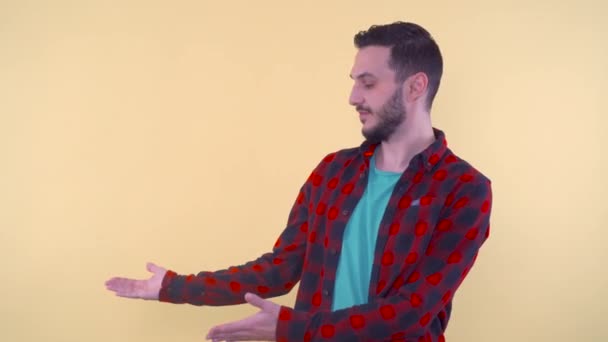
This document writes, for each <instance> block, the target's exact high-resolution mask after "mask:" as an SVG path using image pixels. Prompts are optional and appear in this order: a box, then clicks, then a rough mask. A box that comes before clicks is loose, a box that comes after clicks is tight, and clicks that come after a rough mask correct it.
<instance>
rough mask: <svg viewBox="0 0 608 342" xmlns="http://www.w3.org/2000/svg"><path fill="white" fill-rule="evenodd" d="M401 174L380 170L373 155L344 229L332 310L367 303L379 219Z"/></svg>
mask: <svg viewBox="0 0 608 342" xmlns="http://www.w3.org/2000/svg"><path fill="white" fill-rule="evenodd" d="M376 151H378V149H376ZM400 177H401V173H397V172H387V171H381V170H378V169H377V168H376V159H375V156H372V158H371V159H370V173H369V179H368V182H367V187H366V188H365V191H364V193H363V196H362V197H361V199H360V200H359V203H358V204H357V206H356V207H355V210H354V211H353V214H352V216H351V218H350V220H349V221H348V223H347V224H346V229H345V231H344V237H343V239H342V251H341V253H340V260H339V261H338V269H337V271H336V282H335V284H334V286H335V288H334V297H333V303H332V310H334V311H335V310H340V309H344V308H349V307H351V306H354V305H360V304H365V303H367V298H368V291H369V283H370V278H371V272H372V265H373V263H374V252H375V249H376V237H377V236H378V229H379V227H380V221H381V220H382V216H383V215H384V211H385V209H386V205H387V204H388V201H389V199H390V197H391V194H392V192H393V188H394V187H395V184H396V183H397V181H398V180H399V178H400Z"/></svg>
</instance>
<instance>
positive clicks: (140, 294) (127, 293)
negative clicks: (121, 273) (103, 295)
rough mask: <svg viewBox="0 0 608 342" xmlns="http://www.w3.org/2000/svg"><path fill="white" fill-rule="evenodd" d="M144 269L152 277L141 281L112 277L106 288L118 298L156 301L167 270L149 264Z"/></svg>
mask: <svg viewBox="0 0 608 342" xmlns="http://www.w3.org/2000/svg"><path fill="white" fill-rule="evenodd" d="M146 268H147V269H148V271H150V272H152V273H153V275H152V277H150V278H148V279H141V280H140V279H129V278H121V277H114V278H111V279H110V280H108V281H106V288H107V289H108V290H110V291H113V292H115V293H116V295H117V296H120V297H127V298H140V299H148V300H158V293H159V292H160V288H161V284H162V281H163V278H164V277H165V274H166V273H167V270H166V269H165V268H162V267H160V266H157V265H155V264H153V263H151V262H149V263H148V264H147V265H146Z"/></svg>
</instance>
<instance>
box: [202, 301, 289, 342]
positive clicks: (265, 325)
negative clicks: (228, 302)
mask: <svg viewBox="0 0 608 342" xmlns="http://www.w3.org/2000/svg"><path fill="white" fill-rule="evenodd" d="M245 300H246V301H247V302H248V303H249V304H251V305H253V306H255V307H257V308H259V309H260V311H259V312H258V313H256V314H255V315H253V316H249V317H247V318H245V319H243V320H240V321H237V322H232V323H227V324H222V325H218V326H216V327H213V328H212V329H211V330H209V333H208V334H207V339H208V340H213V342H217V341H275V339H276V330H277V321H278V319H279V311H280V310H281V306H280V305H278V304H275V303H273V302H271V301H268V300H265V299H262V298H260V297H258V296H256V295H254V294H252V293H247V294H245Z"/></svg>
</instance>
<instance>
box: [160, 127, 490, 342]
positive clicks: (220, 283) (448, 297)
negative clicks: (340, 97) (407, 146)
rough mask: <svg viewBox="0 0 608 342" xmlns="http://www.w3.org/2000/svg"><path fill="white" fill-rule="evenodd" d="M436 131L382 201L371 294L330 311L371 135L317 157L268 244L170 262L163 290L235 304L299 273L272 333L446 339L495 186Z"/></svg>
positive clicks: (175, 296) (176, 297) (199, 301)
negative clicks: (246, 255)
mask: <svg viewBox="0 0 608 342" xmlns="http://www.w3.org/2000/svg"><path fill="white" fill-rule="evenodd" d="M434 132H435V137H436V140H435V142H434V143H433V144H431V145H430V146H429V147H428V148H426V149H425V150H424V151H422V152H421V153H419V154H418V155H416V156H415V157H414V158H413V159H412V160H411V162H410V165H409V167H408V168H407V169H406V170H405V171H404V172H403V174H402V176H401V178H400V179H399V181H398V182H397V184H396V185H395V189H394V191H393V194H392V196H391V198H390V200H389V203H388V205H387V207H386V209H385V212H384V216H383V218H382V221H381V223H380V227H379V232H378V237H377V242H376V250H375V256H374V265H373V267H372V274H371V282H370V288H369V295H368V303H366V304H362V305H357V306H354V307H351V308H348V309H342V310H337V311H331V303H332V296H333V294H334V281H335V275H336V269H337V266H338V259H339V257H340V249H341V247H342V236H343V233H344V229H345V227H346V223H347V222H348V220H349V218H350V216H351V214H352V212H353V210H354V209H355V206H356V205H357V203H358V201H359V199H360V198H361V197H362V195H363V192H364V190H365V187H366V185H367V177H368V174H369V167H370V166H369V161H370V157H371V156H372V155H373V152H374V150H375V148H376V147H377V146H378V144H372V143H370V142H369V141H364V142H363V143H362V144H361V146H359V147H356V148H350V149H344V150H340V151H337V152H334V153H331V154H329V155H327V156H326V157H325V158H323V160H322V161H321V162H320V163H319V164H318V165H317V167H316V168H315V169H314V170H313V171H312V173H311V174H310V176H309V177H308V179H307V180H306V182H305V183H304V185H303V186H302V187H301V189H300V192H299V194H298V196H297V199H296V200H295V203H294V205H293V208H292V209H291V212H290V214H289V217H288V222H287V226H286V228H285V229H284V230H283V232H282V233H281V235H280V236H279V238H278V240H277V242H276V244H275V245H274V248H273V250H272V252H269V253H266V254H264V255H262V256H261V257H259V258H258V259H256V260H254V261H251V262H248V263H246V264H243V265H241V266H235V267H230V268H227V269H225V270H220V271H216V272H200V273H198V274H197V275H194V274H191V275H177V274H176V273H175V272H173V271H168V272H167V274H166V276H165V278H164V279H163V283H162V288H161V290H160V294H159V300H160V301H163V302H171V303H190V304H193V305H211V306H219V305H230V304H241V303H244V302H245V300H244V294H245V293H246V292H252V293H255V294H258V295H259V296H261V297H263V298H270V297H275V296H280V295H283V294H285V293H287V292H289V291H290V290H291V289H292V288H293V287H294V286H295V284H296V283H297V282H298V281H299V282H300V284H299V287H298V293H297V298H296V303H295V307H294V308H293V309H292V308H289V307H286V306H282V307H281V310H280V313H279V320H278V325H277V332H276V339H277V341H329V340H334V341H445V337H444V332H445V330H446V327H447V324H448V320H449V318H450V313H451V308H452V298H453V297H454V294H455V293H456V290H457V289H458V287H459V286H460V284H461V283H462V281H463V280H464V279H465V277H466V275H467V273H468V272H469V271H470V269H471V267H472V266H473V264H474V262H475V259H476V258H477V255H478V252H479V249H480V247H481V246H482V244H483V243H484V242H485V241H486V239H487V238H488V236H489V229H490V223H489V221H490V212H491V203H492V190H491V182H490V180H489V179H488V178H487V177H485V176H484V175H483V174H482V173H480V172H479V171H477V170H476V169H475V168H473V167H472V166H471V165H470V164H469V163H467V162H466V161H464V160H462V159H460V158H459V157H457V156H456V155H455V154H454V153H453V152H452V151H451V150H450V149H449V148H448V146H447V141H446V139H445V135H444V133H443V132H442V131H440V130H438V129H435V130H434ZM382 209H383V208H379V210H382Z"/></svg>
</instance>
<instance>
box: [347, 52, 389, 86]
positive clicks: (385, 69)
mask: <svg viewBox="0 0 608 342" xmlns="http://www.w3.org/2000/svg"><path fill="white" fill-rule="evenodd" d="M389 58H390V48H388V47H383V46H368V47H364V48H362V49H359V50H358V51H357V54H356V55H355V62H354V64H353V67H352V69H351V73H350V77H351V78H353V79H357V78H363V77H369V76H372V77H377V78H383V77H386V76H391V75H392V74H393V71H392V69H391V68H390V67H389V65H388V62H389Z"/></svg>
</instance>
